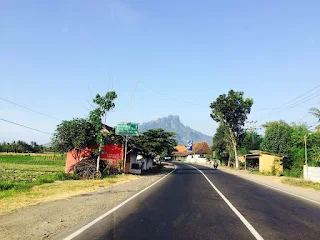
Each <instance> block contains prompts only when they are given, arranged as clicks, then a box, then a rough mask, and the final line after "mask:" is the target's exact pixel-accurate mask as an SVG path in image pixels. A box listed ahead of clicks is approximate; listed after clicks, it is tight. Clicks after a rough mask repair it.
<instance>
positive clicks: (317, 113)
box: [309, 108, 320, 122]
mask: <svg viewBox="0 0 320 240" xmlns="http://www.w3.org/2000/svg"><path fill="white" fill-rule="evenodd" d="M309 113H311V114H312V115H313V116H315V117H316V118H318V121H319V122H320V110H319V109H318V108H310V110H309Z"/></svg>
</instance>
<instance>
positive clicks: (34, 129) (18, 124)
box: [0, 118, 53, 135]
mask: <svg viewBox="0 0 320 240" xmlns="http://www.w3.org/2000/svg"><path fill="white" fill-rule="evenodd" d="M0 120H2V121H4V122H8V123H11V124H14V125H17V126H20V127H24V128H27V129H31V130H33V131H37V132H40V133H45V134H48V135H53V134H52V133H48V132H45V131H42V130H39V129H36V128H32V127H28V126H25V125H22V124H20V123H16V122H12V121H9V120H6V119H3V118H0Z"/></svg>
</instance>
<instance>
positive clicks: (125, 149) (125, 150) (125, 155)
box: [123, 135, 128, 172]
mask: <svg viewBox="0 0 320 240" xmlns="http://www.w3.org/2000/svg"><path fill="white" fill-rule="evenodd" d="M127 151H128V135H126V139H125V145H124V162H123V172H125V171H126V162H127Z"/></svg>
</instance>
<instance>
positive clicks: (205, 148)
mask: <svg viewBox="0 0 320 240" xmlns="http://www.w3.org/2000/svg"><path fill="white" fill-rule="evenodd" d="M192 152H193V153H195V154H212V150H211V149H210V147H209V145H208V144H207V143H206V142H197V143H195V144H193V146H192Z"/></svg>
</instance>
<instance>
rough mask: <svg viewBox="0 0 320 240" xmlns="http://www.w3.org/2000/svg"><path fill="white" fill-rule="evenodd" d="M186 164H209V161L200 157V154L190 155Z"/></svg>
mask: <svg viewBox="0 0 320 240" xmlns="http://www.w3.org/2000/svg"><path fill="white" fill-rule="evenodd" d="M186 162H189V163H207V159H206V158H205V157H200V154H194V155H188V157H187V158H186Z"/></svg>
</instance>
